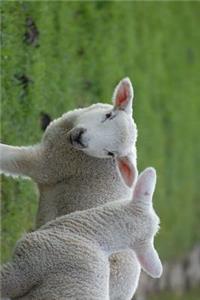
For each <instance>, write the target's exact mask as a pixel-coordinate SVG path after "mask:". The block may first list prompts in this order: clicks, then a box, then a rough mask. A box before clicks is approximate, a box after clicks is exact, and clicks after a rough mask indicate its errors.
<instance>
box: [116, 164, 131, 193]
mask: <svg viewBox="0 0 200 300" xmlns="http://www.w3.org/2000/svg"><path fill="white" fill-rule="evenodd" d="M118 166H119V170H120V173H121V175H122V177H123V179H124V181H125V183H126V184H127V185H128V186H129V187H131V186H132V184H133V181H134V178H135V174H134V173H133V170H132V168H131V167H130V166H129V164H128V163H126V162H125V161H124V160H118Z"/></svg>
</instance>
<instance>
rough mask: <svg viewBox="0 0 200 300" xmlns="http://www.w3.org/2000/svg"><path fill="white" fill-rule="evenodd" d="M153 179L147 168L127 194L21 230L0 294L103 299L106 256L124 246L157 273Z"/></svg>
mask: <svg viewBox="0 0 200 300" xmlns="http://www.w3.org/2000/svg"><path fill="white" fill-rule="evenodd" d="M132 172H134V168H133V169H132ZM133 176H135V174H133ZM155 184H156V172H155V170H154V169H153V168H147V169H146V170H145V171H144V172H143V173H142V174H141V175H140V176H139V177H138V180H137V183H136V186H135V190H134V192H133V196H132V199H131V200H124V201H123V200H118V201H113V202H110V203H107V204H104V205H102V206H99V207H95V208H91V209H88V210H85V211H79V212H74V213H71V214H68V215H66V216H62V217H59V218H57V219H56V220H54V221H51V222H49V223H47V224H46V225H44V226H42V227H41V228H40V229H38V230H37V231H35V232H33V233H29V234H26V235H25V236H24V237H23V238H22V239H21V240H20V241H19V242H18V243H17V246H16V249H15V252H14V256H13V259H12V261H11V262H10V263H7V264H5V265H4V266H3V267H2V270H1V280H2V291H1V292H2V296H3V297H10V298H14V299H21V300H36V299H37V300H49V299H51V300H57V299H59V300H64V299H65V300H66V299H71V300H75V299H77V300H80V299H82V300H108V299H109V264H108V256H109V255H110V254H112V253H115V252H118V251H122V250H124V251H126V250H128V249H132V250H134V252H135V253H136V256H137V258H138V260H139V262H140V264H141V266H142V268H143V269H144V270H145V271H146V272H147V273H148V274H149V275H151V276H152V277H160V276H161V273H162V265H161V262H160V259H159V257H158V254H157V252H156V250H155V249H154V246H153V240H154V236H155V234H156V232H157V231H158V227H159V218H158V216H157V215H156V213H155V211H154V209H153V205H152V196H153V192H154V188H155ZM135 288H136V287H135Z"/></svg>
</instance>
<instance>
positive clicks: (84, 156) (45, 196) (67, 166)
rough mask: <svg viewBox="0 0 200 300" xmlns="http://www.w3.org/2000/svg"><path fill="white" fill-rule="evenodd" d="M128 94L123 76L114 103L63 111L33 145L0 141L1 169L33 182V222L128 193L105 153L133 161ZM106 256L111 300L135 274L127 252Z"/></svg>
mask: <svg viewBox="0 0 200 300" xmlns="http://www.w3.org/2000/svg"><path fill="white" fill-rule="evenodd" d="M132 99H133V90H132V85H131V83H130V81H129V80H128V79H124V80H122V81H121V82H120V83H119V85H118V86H117V88H116V90H115V92H114V96H113V102H114V106H112V105H108V104H95V105H92V106H90V107H88V108H85V109H78V110H74V111H72V112H68V113H66V114H64V115H63V116H62V117H61V118H59V119H57V120H55V121H53V122H52V123H50V125H49V126H48V128H47V130H46V132H45V133H44V136H43V139H42V142H41V143H40V144H38V145H36V146H33V147H12V146H8V145H1V147H0V149H1V159H0V168H1V170H2V171H3V172H4V173H8V174H12V175H21V176H28V177H30V178H32V179H33V180H34V181H35V182H36V183H37V186H38V189H39V209H38V213H37V221H36V224H37V227H39V226H41V225H43V224H45V223H46V222H48V221H50V220H53V219H55V218H56V217H58V216H61V215H64V214H68V213H71V212H74V211H77V210H85V209H88V208H92V207H96V206H98V205H101V204H104V203H107V202H110V201H113V200H115V199H123V198H126V199H129V198H130V196H131V189H130V188H129V187H128V186H126V185H125V184H124V183H123V182H122V180H121V178H120V175H119V172H118V171H117V168H116V159H115V158H112V157H111V158H110V157H109V158H108V155H110V154H114V155H115V156H116V155H120V156H126V158H128V160H130V161H131V162H133V164H134V165H135V166H136V149H135V142H136V136H137V130H136V126H135V123H134V122H133V120H132ZM109 114H110V117H109V118H108V115H109ZM85 129H86V132H84V130H85ZM80 137H81V139H80ZM122 167H123V166H122ZM129 185H130V184H129ZM110 261H111V278H110V281H111V283H110V286H111V289H110V290H111V299H117V298H116V297H118V296H116V295H121V297H119V298H118V299H122V300H125V299H130V298H131V296H130V295H131V291H132V293H133V292H134V281H135V280H136V281H137V278H138V276H139V273H140V271H139V270H140V268H139V264H138V261H137V259H136V258H135V255H134V253H133V251H131V250H128V251H126V252H125V253H124V255H123V254H121V253H119V254H114V255H112V256H111V258H110ZM130 261H132V262H133V261H135V264H134V263H133V264H132V265H131V264H130V263H129V262H130ZM125 262H126V263H125ZM118 277H119V278H118ZM119 282H120V283H119ZM122 287H123V288H124V289H125V287H126V291H125V290H124V289H123V288H122ZM122 291H123V293H122Z"/></svg>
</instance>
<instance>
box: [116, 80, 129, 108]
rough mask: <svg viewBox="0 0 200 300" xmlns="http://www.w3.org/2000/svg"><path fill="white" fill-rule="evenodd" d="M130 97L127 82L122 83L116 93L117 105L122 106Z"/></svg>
mask: <svg viewBox="0 0 200 300" xmlns="http://www.w3.org/2000/svg"><path fill="white" fill-rule="evenodd" d="M128 97H129V87H128V85H127V84H125V83H124V84H122V86H121V87H120V88H119V90H118V92H117V95H116V105H117V106H122V105H123V103H124V102H126V101H127V99H128Z"/></svg>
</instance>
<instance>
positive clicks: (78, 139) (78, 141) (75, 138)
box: [74, 129, 85, 143]
mask: <svg viewBox="0 0 200 300" xmlns="http://www.w3.org/2000/svg"><path fill="white" fill-rule="evenodd" d="M84 132H85V129H80V130H79V131H78V132H77V133H76V135H75V136H74V141H75V142H77V143H80V142H81V138H82V135H83V133H84Z"/></svg>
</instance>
